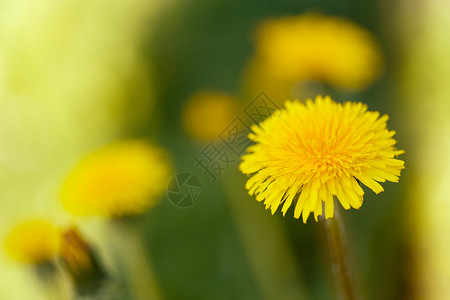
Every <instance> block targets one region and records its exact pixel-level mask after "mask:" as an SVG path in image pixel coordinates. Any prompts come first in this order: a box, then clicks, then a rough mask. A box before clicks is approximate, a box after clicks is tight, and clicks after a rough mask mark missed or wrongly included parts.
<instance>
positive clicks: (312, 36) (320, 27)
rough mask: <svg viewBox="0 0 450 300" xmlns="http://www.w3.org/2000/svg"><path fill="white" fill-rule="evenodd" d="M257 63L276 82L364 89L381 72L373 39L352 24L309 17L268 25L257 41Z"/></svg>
mask: <svg viewBox="0 0 450 300" xmlns="http://www.w3.org/2000/svg"><path fill="white" fill-rule="evenodd" d="M256 54H257V58H258V60H259V61H260V62H261V63H262V64H263V65H264V66H265V68H266V69H267V70H266V72H269V73H270V74H272V75H271V76H272V77H274V78H280V79H284V80H288V81H292V80H297V81H302V80H317V81H320V82H324V83H328V84H331V85H334V86H337V87H343V88H348V89H360V88H363V87H365V86H367V85H368V84H370V83H371V82H372V81H373V80H374V79H375V77H376V76H377V75H378V74H379V72H380V70H381V65H382V61H381V57H380V51H379V49H378V46H377V44H376V43H375V40H374V38H373V37H372V35H371V34H370V33H369V32H368V31H367V30H365V29H363V28H361V27H359V26H358V25H357V24H354V23H353V22H351V21H348V20H346V19H343V18H339V17H330V16H324V15H321V14H316V13H308V14H304V15H300V16H291V17H282V18H278V19H274V20H269V21H266V22H265V23H263V24H262V25H261V27H260V28H259V31H258V34H257V37H256Z"/></svg>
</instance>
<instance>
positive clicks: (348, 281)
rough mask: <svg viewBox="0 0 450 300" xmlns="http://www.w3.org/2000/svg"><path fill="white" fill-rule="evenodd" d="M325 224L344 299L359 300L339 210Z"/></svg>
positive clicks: (336, 279)
mask: <svg viewBox="0 0 450 300" xmlns="http://www.w3.org/2000/svg"><path fill="white" fill-rule="evenodd" d="M324 223H325V228H326V232H327V237H328V244H329V246H330V250H331V257H332V271H333V277H334V279H335V281H336V283H337V285H338V286H339V287H340V291H341V295H342V299H345V300H355V299H358V297H357V296H356V291H355V282H354V279H353V274H352V271H351V267H350V264H349V261H348V254H347V248H346V245H345V232H344V230H343V225H342V220H341V217H340V214H339V210H338V209H335V212H334V218H331V219H328V220H325V221H324Z"/></svg>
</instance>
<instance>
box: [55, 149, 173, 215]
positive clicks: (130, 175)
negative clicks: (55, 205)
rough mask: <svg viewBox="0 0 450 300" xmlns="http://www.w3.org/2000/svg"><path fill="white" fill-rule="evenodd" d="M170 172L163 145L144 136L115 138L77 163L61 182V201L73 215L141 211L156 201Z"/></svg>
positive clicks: (135, 212)
mask: <svg viewBox="0 0 450 300" xmlns="http://www.w3.org/2000/svg"><path fill="white" fill-rule="evenodd" d="M170 173H171V167H170V163H169V160H168V157H167V154H166V153H165V151H164V150H163V149H161V148H159V147H156V146H154V145H151V144H149V143H147V142H145V141H143V140H130V141H121V142H116V143H113V144H111V145H109V146H106V147H104V148H103V149H100V150H98V151H97V152H94V153H92V154H91V155H89V156H87V157H86V158H84V159H83V160H82V161H81V162H80V163H79V164H78V165H77V166H76V168H75V169H74V170H73V172H72V173H71V174H70V175H69V177H68V178H67V180H66V182H65V183H64V185H63V188H62V195H61V197H62V204H63V206H64V208H65V209H67V210H68V211H69V212H71V213H73V214H75V215H102V216H108V217H121V216H127V215H135V214H139V213H143V212H144V210H145V209H147V208H148V207H150V206H153V205H154V204H156V202H157V198H158V197H159V196H160V195H161V194H162V193H163V191H164V190H165V188H166V186H167V183H168V182H169V179H170Z"/></svg>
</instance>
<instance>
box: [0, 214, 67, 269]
mask: <svg viewBox="0 0 450 300" xmlns="http://www.w3.org/2000/svg"><path fill="white" fill-rule="evenodd" d="M59 245H60V231H59V230H58V229H57V228H56V227H55V226H54V225H53V224H51V223H49V222H47V221H43V220H31V221H28V222H25V223H22V224H19V225H18V226H17V227H15V228H14V229H13V230H12V231H11V233H10V234H9V235H8V237H7V238H6V240H5V248H6V251H7V252H8V253H9V254H10V255H11V257H12V258H14V259H16V260H18V261H21V262H25V263H31V264H40V263H46V262H49V261H51V260H52V259H53V258H54V257H55V255H57V253H58V251H59Z"/></svg>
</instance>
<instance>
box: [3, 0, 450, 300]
mask: <svg viewBox="0 0 450 300" xmlns="http://www.w3.org/2000/svg"><path fill="white" fill-rule="evenodd" d="M309 11H317V12H321V13H323V14H326V15H333V16H341V17H345V18H347V19H349V20H352V21H354V22H356V23H357V24H359V25H361V26H362V27H364V28H366V29H368V30H369V31H371V32H372V33H373V34H374V35H375V37H376V39H377V40H378V42H379V45H380V47H381V50H382V55H383V59H384V65H385V67H384V72H383V74H382V76H381V77H380V78H379V79H378V80H377V81H376V82H375V83H374V84H373V85H371V86H370V87H368V88H367V89H365V90H363V91H359V92H348V91H343V90H335V89H332V88H331V87H325V91H326V92H327V93H329V94H330V95H331V96H332V97H333V98H334V99H336V100H338V101H343V100H353V101H362V102H364V103H366V104H368V106H369V110H378V111H379V112H381V113H382V114H389V116H390V121H389V128H390V129H393V130H396V131H397V132H398V133H397V135H396V139H397V140H398V141H399V142H398V148H399V149H405V150H406V152H407V153H406V154H405V155H404V156H402V159H403V160H405V161H406V170H404V171H403V172H402V177H401V178H400V183H398V184H392V183H387V184H385V185H384V188H385V192H383V193H381V194H380V195H377V196H375V195H374V193H372V192H371V191H369V190H367V189H366V194H365V197H364V199H365V201H364V204H363V206H362V208H361V209H360V210H349V211H345V213H343V214H342V215H343V217H344V223H345V228H346V230H347V233H348V236H347V237H348V241H347V242H348V245H349V252H350V260H351V263H352V265H353V266H354V273H355V278H356V282H357V284H358V286H359V290H360V291H359V292H360V293H361V294H362V295H364V299H415V298H417V299H445V296H444V295H448V294H447V290H446V288H445V284H444V283H445V282H446V279H447V278H449V277H448V276H449V275H448V272H447V270H448V269H450V265H448V264H446V263H447V257H448V256H449V255H448V254H445V253H446V251H445V250H446V249H448V248H450V245H447V243H446V242H445V239H446V237H445V236H440V235H438V233H436V231H435V229H436V228H438V227H439V228H443V227H444V228H448V229H450V226H448V225H449V224H447V223H446V222H443V223H439V224H438V225H436V224H435V223H433V220H434V219H433V218H432V217H428V216H429V215H431V214H432V213H435V216H436V218H444V219H445V214H444V215H443V216H441V215H440V213H439V209H437V210H436V209H435V208H436V207H438V208H441V209H442V210H443V211H445V209H446V208H448V206H449V205H448V199H449V198H448V196H447V195H448V192H447V189H446V188H445V182H446V181H445V180H443V179H442V178H444V179H445V178H447V179H448V178H449V177H448V176H447V177H445V176H443V177H439V179H440V180H439V181H437V180H431V178H435V177H438V175H439V174H441V173H440V172H442V174H444V175H445V174H447V173H448V171H446V170H447V167H448V166H449V163H448V158H447V156H448V152H446V150H448V148H449V146H448V143H447V142H443V140H446V139H445V136H446V132H447V135H448V131H446V129H448V128H449V126H448V124H449V122H448V121H447V120H446V118H445V115H444V112H447V113H448V111H449V110H448V108H449V105H448V102H449V101H448V100H447V99H448V97H447V98H446V96H448V95H449V94H450V92H449V89H448V87H447V85H446V83H445V81H444V79H443V78H446V80H447V79H448V78H449V77H448V76H447V77H445V75H449V74H450V72H449V71H448V65H449V63H448V57H446V53H447V52H446V51H445V49H447V50H449V49H450V47H449V43H448V41H447V42H445V41H443V40H445V39H446V40H449V39H448V33H447V32H448V29H449V28H450V24H449V22H448V19H450V17H449V16H450V15H449V6H448V4H447V3H445V2H441V1H437V0H436V1H429V2H427V3H426V4H425V3H419V2H418V1H417V3H416V2H415V1H414V2H408V1H394V2H391V1H375V0H373V1H372V0H369V1H329V0H328V1H326V0H321V1H301V0H295V1H293V0H281V1H267V0H262V1H242V0H241V1H238V0H227V1H225V0H211V1H200V0H191V1H182V0H170V1H160V0H153V1H142V0H133V1H129V2H126V3H125V2H124V3H122V2H120V1H108V2H106V1H100V0H95V1H72V0H69V1H64V2H60V1H56V0H54V1H53V0H48V1H43V0H40V1H35V2H33V3H30V2H26V1H7V0H1V1H0V32H1V33H0V180H1V181H0V197H1V200H0V201H2V202H1V203H2V204H1V205H2V209H1V210H0V225H1V228H2V229H1V231H0V234H1V236H2V237H4V236H5V235H6V234H7V233H8V232H9V230H10V229H11V227H12V226H14V225H15V224H16V223H17V222H20V221H22V220H24V219H27V218H31V217H36V216H38V217H42V218H46V219H50V220H52V221H53V222H55V223H57V224H65V223H67V222H74V223H76V224H77V225H78V226H79V227H80V228H81V229H82V232H83V233H84V234H85V235H86V237H87V239H88V240H89V241H90V242H91V243H92V245H93V247H94V248H95V249H96V250H97V251H98V252H99V253H100V257H103V259H104V264H105V265H106V268H107V269H108V268H110V270H109V271H110V273H111V276H112V277H113V278H114V279H115V280H117V281H118V282H120V283H121V286H122V288H123V293H122V294H121V296H120V298H119V299H148V298H147V296H145V294H140V292H139V290H138V289H135V285H134V283H133V282H135V281H136V280H137V281H141V283H142V284H143V285H145V283H146V277H145V274H146V273H139V272H140V271H139V268H138V267H136V268H133V267H131V268H129V269H128V270H134V271H133V272H131V273H127V272H122V268H127V267H123V266H122V265H120V264H119V265H116V266H113V265H114V260H115V258H114V257H116V256H122V257H123V256H125V257H126V256H129V257H128V258H120V259H119V261H120V260H125V261H127V263H126V265H127V266H128V267H129V266H133V265H135V266H139V265H140V262H139V259H140V256H138V255H137V256H135V255H134V254H133V253H135V252H133V251H136V250H129V248H131V247H135V246H136V245H135V246H133V242H129V241H128V240H127V238H130V236H129V235H127V233H125V234H123V233H121V232H120V230H115V229H113V230H111V229H105V225H104V223H107V221H105V220H102V219H96V218H74V217H72V216H69V215H68V213H66V212H64V211H63V209H62V208H61V207H60V206H61V205H60V204H59V198H58V197H59V194H58V193H59V192H58V191H59V189H60V185H61V182H62V181H63V180H64V178H65V176H66V175H67V173H68V172H69V171H70V170H71V168H72V166H73V165H74V164H75V163H76V162H77V161H79V160H80V158H82V157H83V156H85V155H86V154H88V153H90V152H91V151H93V150H95V149H97V148H99V147H101V146H103V145H105V144H106V143H109V142H111V141H114V140H117V139H123V138H138V137H145V138H149V139H151V140H152V141H155V142H157V143H158V144H159V145H161V146H162V147H164V148H166V149H167V150H168V152H169V153H170V156H171V158H172V162H173V165H174V174H175V173H178V172H189V173H192V174H195V175H196V176H197V177H198V178H199V179H200V181H201V183H202V187H203V195H202V198H201V199H200V201H199V203H198V204H197V205H196V206H194V207H191V208H188V209H180V208H177V207H175V206H174V205H172V204H171V203H170V202H169V201H168V199H167V197H166V196H165V195H164V196H162V197H161V201H160V203H159V204H158V205H157V206H156V207H154V208H153V209H151V210H150V211H149V212H148V213H146V214H144V215H142V216H139V217H135V218H130V219H126V220H119V221H118V223H124V224H121V226H122V225H123V226H124V227H126V228H127V230H130V231H132V232H133V233H134V234H136V239H137V240H138V241H137V242H136V241H135V242H136V243H137V246H136V247H138V248H140V249H141V250H139V251H141V252H139V253H141V254H142V255H143V256H145V257H147V258H148V260H149V261H150V262H151V270H152V271H151V272H152V274H153V275H152V276H154V278H155V282H156V284H157V285H158V286H159V290H160V294H161V297H162V298H163V299H338V297H337V296H336V292H335V287H334V284H333V279H332V272H331V266H330V259H329V252H328V249H327V244H326V241H325V235H324V232H323V231H324V229H323V226H322V224H321V223H316V222H313V221H311V220H310V221H309V222H308V223H307V224H303V223H302V222H301V221H299V220H296V219H294V218H293V217H292V216H290V215H289V214H288V215H287V216H286V217H285V218H283V217H282V215H281V213H276V214H275V215H273V216H272V215H271V214H270V212H269V211H265V210H264V209H263V205H262V204H261V203H257V202H256V201H255V200H254V199H252V198H251V197H249V196H248V195H247V192H246V191H245V189H244V184H245V180H246V178H245V176H244V175H242V174H240V173H239V171H238V170H237V167H238V163H237V162H234V163H232V164H231V165H230V168H229V170H227V171H225V172H224V173H223V174H222V176H220V178H218V180H217V181H216V182H211V180H210V178H208V177H207V176H205V174H204V173H203V170H202V169H201V168H198V167H196V165H195V161H194V157H196V156H197V155H198V154H199V152H200V151H201V150H202V149H203V148H204V146H205V143H201V142H197V141H195V140H193V139H191V138H190V137H189V136H188V135H187V134H186V132H185V130H184V129H183V124H182V121H181V120H182V110H183V107H184V105H185V104H186V100H187V99H188V98H189V97H190V96H191V95H192V94H193V93H195V92H197V91H200V90H217V91H221V92H225V93H228V94H230V95H233V96H234V97H236V98H237V99H239V102H238V105H239V108H238V115H240V116H242V115H244V113H243V109H244V107H245V106H246V105H247V104H248V103H250V102H251V101H252V100H253V98H254V97H256V96H257V95H256V94H255V95H253V96H249V95H246V94H245V92H244V88H243V76H244V75H243V73H244V69H245V66H246V64H247V62H248V60H249V59H250V58H251V56H252V54H253V53H254V48H253V35H254V33H255V30H256V27H257V25H258V24H260V22H262V21H263V20H265V19H267V18H272V17H277V16H284V15H298V14H301V13H304V12H309ZM446 29H447V31H446ZM331 47H332V46H331ZM268 96H269V97H271V95H270V94H269V95H268ZM273 100H274V101H275V102H277V103H280V102H281V101H282V100H283V99H273ZM433 120H434V121H433ZM230 121H231V120H230ZM436 128H438V130H437V129H436ZM430 132H431V133H434V135H433V134H430ZM430 149H439V150H438V151H437V152H433V151H431V150H430ZM430 153H431V155H430ZM433 153H435V155H433ZM424 157H427V158H426V159H425V158H424ZM438 157H439V158H442V159H440V160H439V162H436V161H437V158H438ZM235 159H237V158H236V157H235ZM424 159H425V160H424ZM434 159H435V160H434ZM430 174H434V176H435V177H433V176H431V175H430ZM447 175H448V174H447ZM436 187H437V190H439V191H440V194H439V195H438V197H436V195H434V196H432V195H430V194H429V193H427V191H429V190H436ZM427 197H430V198H432V199H434V200H435V201H436V203H437V204H436V205H435V204H433V206H432V208H430V209H427V208H423V202H425V203H430V202H427V199H428V198H427ZM417 211H419V213H417ZM429 211H431V212H432V213H429ZM442 214H443V213H442ZM420 216H422V217H423V218H424V219H423V220H421V219H420ZM445 226H447V227H445ZM418 227H420V230H418V229H417V228H418ZM105 231H107V232H108V234H106V235H105V234H104V232H105ZM444 232H445V231H444ZM435 234H436V235H435ZM121 235H124V236H125V237H123V236H121ZM424 236H425V237H426V236H428V237H429V236H432V237H436V239H438V238H437V237H439V236H440V237H441V238H442V239H443V240H444V241H442V242H439V243H437V244H436V245H435V246H436V247H438V249H440V250H439V251H436V253H438V254H437V255H441V256H440V257H439V259H438V260H434V258H433V259H432V258H430V259H429V260H427V256H432V255H434V254H435V252H433V251H429V250H428V248H426V247H423V244H426V245H430V243H431V244H433V242H434V241H435V239H433V238H429V239H428V240H426V242H422V237H424ZM111 247H116V248H122V249H115V250H111V249H110V248H111ZM430 247H431V246H430ZM436 247H434V246H433V247H432V248H435V249H436ZM439 247H440V248H439ZM1 255H2V257H1V259H0V263H2V267H1V268H0V269H1V270H0V276H1V277H0V280H2V281H3V282H4V283H2V284H0V298H1V299H46V297H47V296H45V293H43V292H42V291H41V287H40V286H39V284H38V283H36V281H35V280H34V279H33V278H32V276H30V274H29V270H28V269H26V268H24V267H23V266H21V265H17V264H16V263H14V262H11V261H10V260H9V259H8V258H7V256H6V254H4V253H3V252H2V253H1ZM443 256H445V257H443ZM116 258H117V257H116ZM418 258H419V259H418ZM133 259H134V260H133ZM418 260H420V261H421V263H417V261H418ZM427 261H428V262H427ZM427 264H428V265H429V266H430V267H429V268H428V267H427ZM435 264H436V265H439V268H437V269H438V270H440V271H442V272H441V273H442V275H440V274H441V273H439V272H440V271H436V269H434V266H435ZM416 273H420V274H424V275H423V276H421V275H416ZM142 274H144V275H142ZM430 274H432V275H430ZM430 276H435V277H436V279H435V280H433V279H429V278H430ZM439 276H441V277H439ZM422 277H427V278H428V281H426V282H425V283H423V286H424V287H422V285H421V283H420V282H422V281H421V278H422ZM441 282H444V283H442V284H441ZM24 284H26V285H27V286H29V287H30V288H29V290H28V289H24V288H23V286H24ZM433 284H435V285H437V287H436V286H433ZM138 285H139V284H138ZM430 290H433V291H434V294H433V293H432V292H429V291H430ZM437 291H438V292H440V293H438V292H437Z"/></svg>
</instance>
